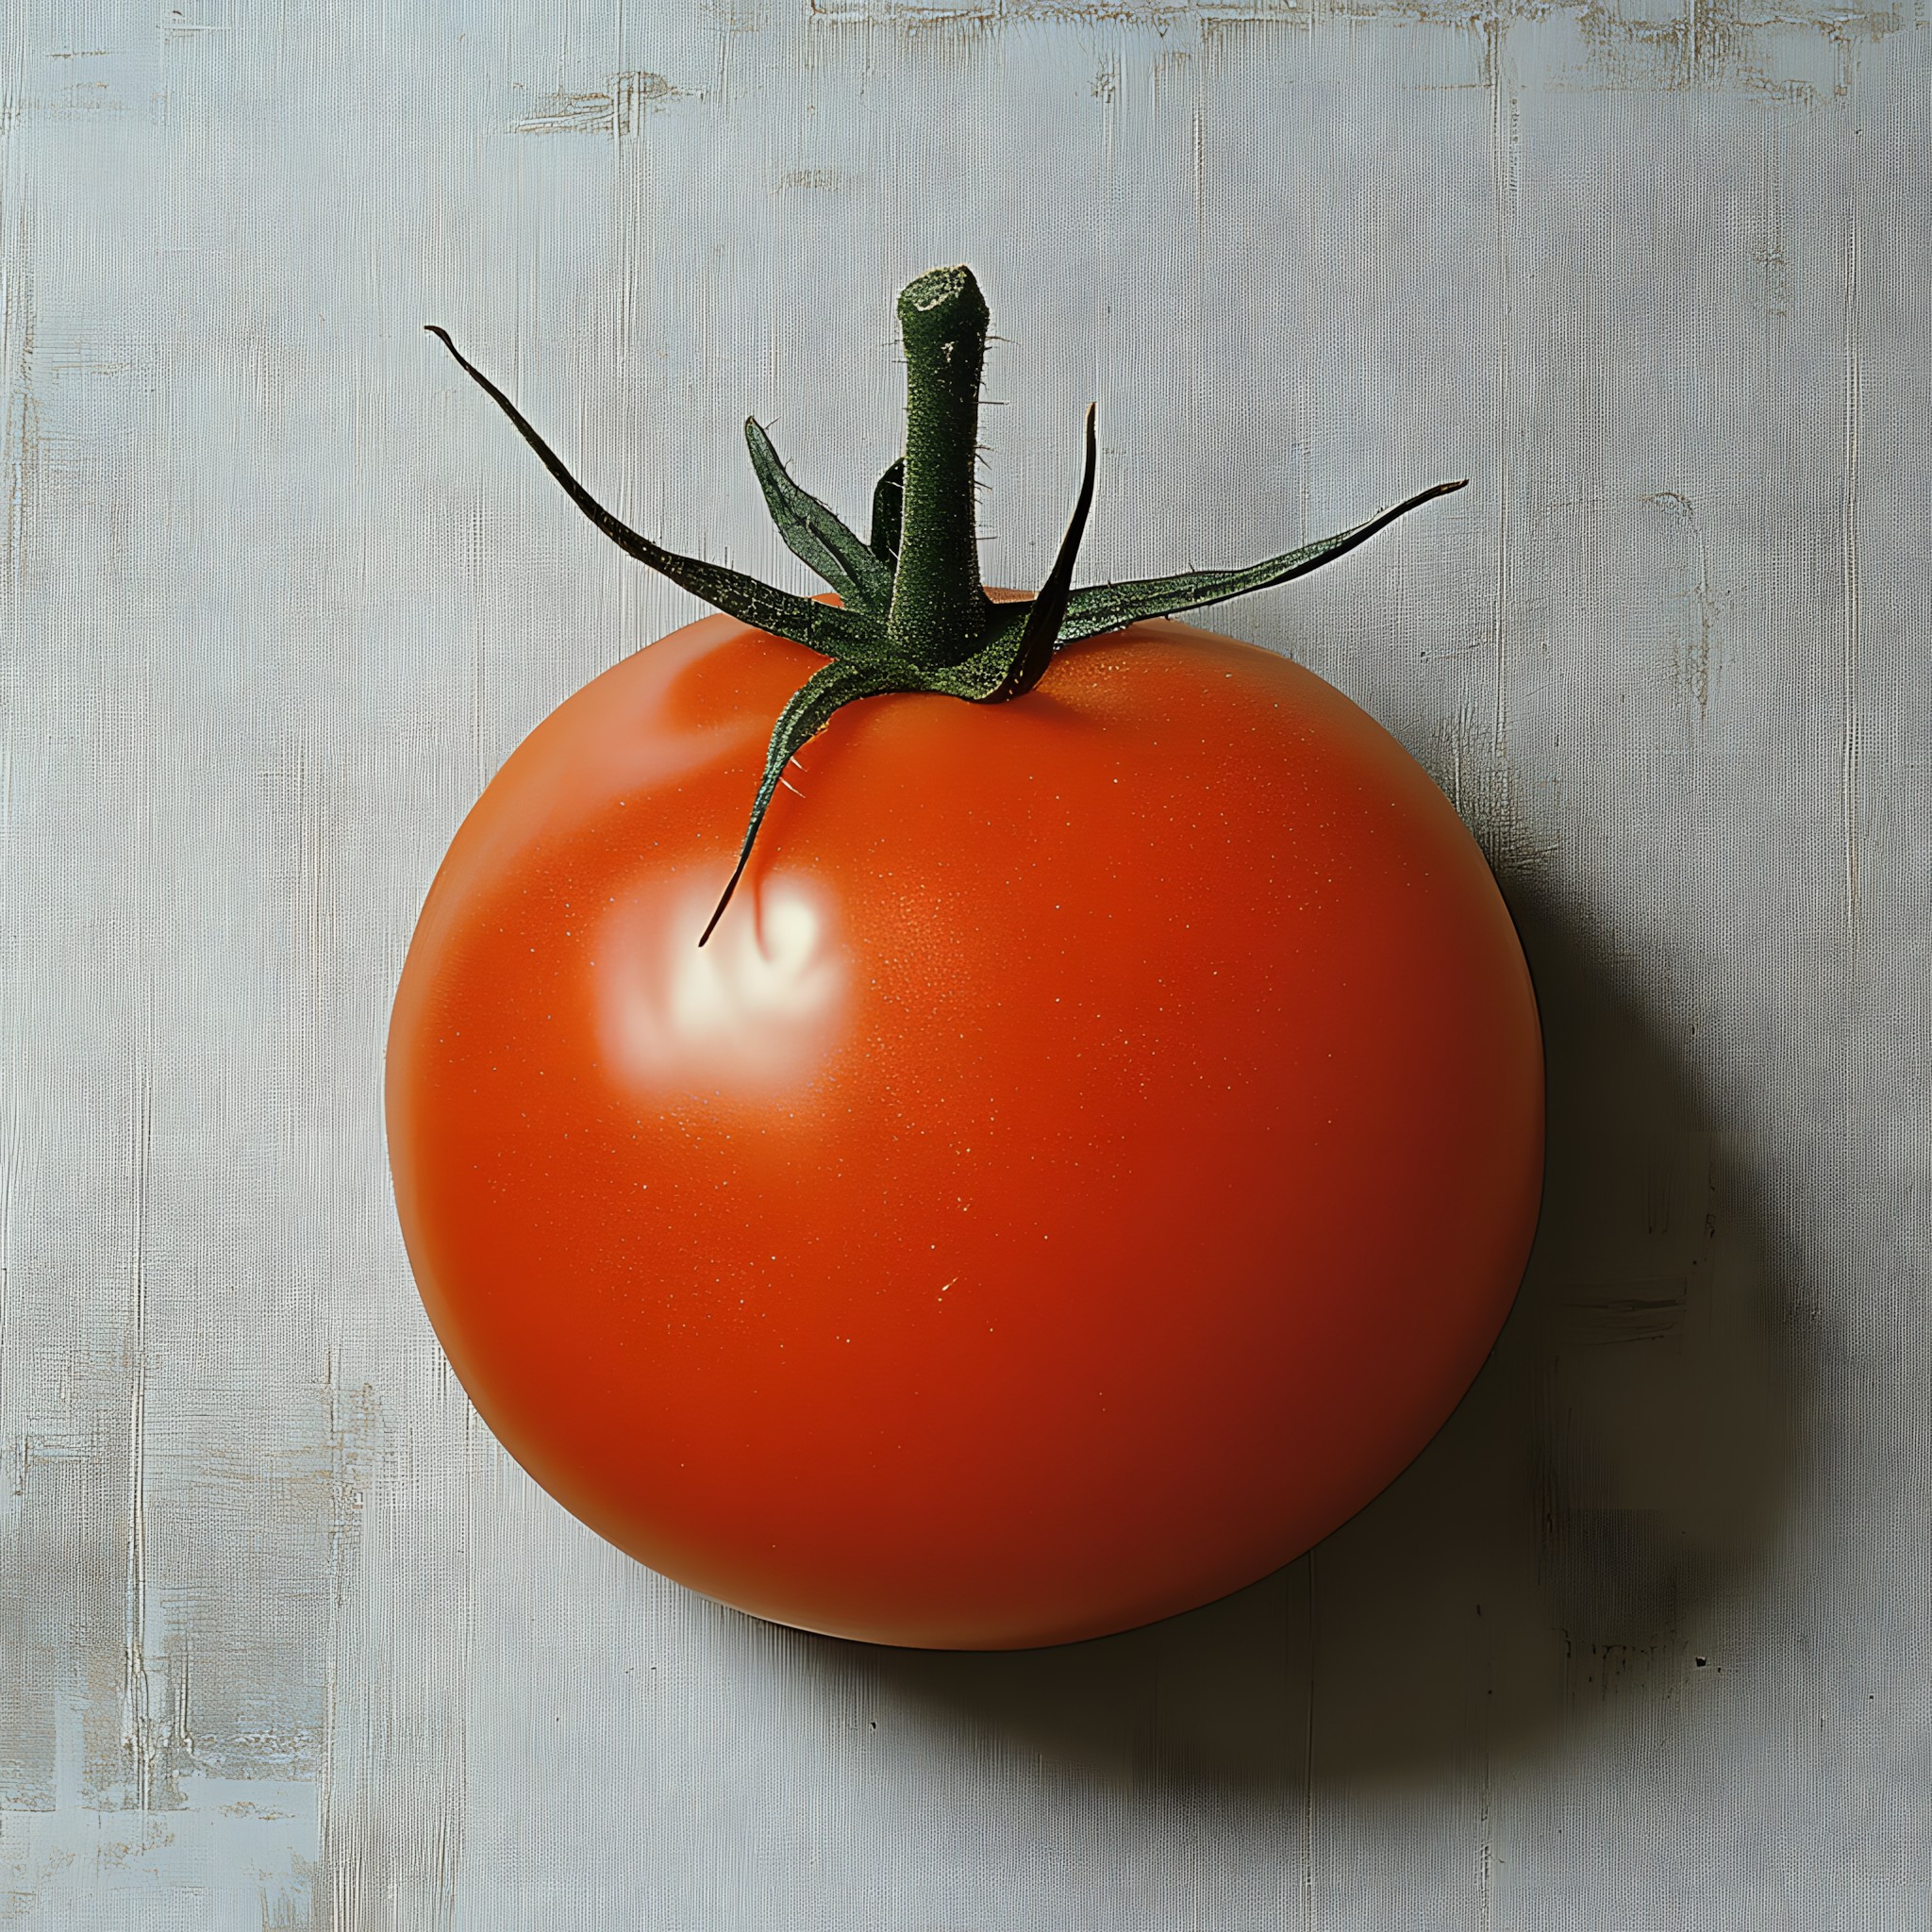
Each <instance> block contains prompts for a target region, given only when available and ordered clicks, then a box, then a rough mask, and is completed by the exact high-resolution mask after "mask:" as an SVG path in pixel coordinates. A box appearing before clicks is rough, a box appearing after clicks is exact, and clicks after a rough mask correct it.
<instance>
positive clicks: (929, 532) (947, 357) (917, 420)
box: [886, 267, 993, 665]
mask: <svg viewBox="0 0 1932 1932" xmlns="http://www.w3.org/2000/svg"><path fill="white" fill-rule="evenodd" d="M899 327H900V330H901V332H902V334H903V335H904V337H905V341H906V482H905V508H904V510H903V512H902V515H901V523H900V531H899V564H898V569H897V572H896V573H895V575H894V577H893V581H892V606H891V615H890V616H889V617H888V618H887V621H886V635H887V637H888V639H889V640H890V641H891V646H892V648H893V650H894V651H895V652H896V653H897V654H898V655H900V656H901V657H903V658H907V659H908V660H909V661H910V662H912V663H914V664H925V665H940V664H958V663H959V662H961V661H962V660H963V659H965V658H970V657H971V656H972V655H973V654H974V651H975V650H977V649H978V648H979V646H980V644H981V642H982V641H984V639H985V636H986V629H987V621H988V617H989V614H990V613H991V609H992V608H993V607H992V600H991V598H989V597H988V596H987V594H986V591H985V590H984V589H983V588H982V587H981V585H980V581H979V540H978V534H977V531H976V530H975V528H974V508H975V506H974V485H975V482H976V478H975V476H974V463H975V462H976V461H977V459H978V453H979V377H980V371H981V369H982V367H983V366H984V364H985V360H986V328H987V308H986V298H985V297H984V296H983V295H981V294H980V292H979V284H978V283H977V282H976V281H975V280H974V277H973V271H972V270H971V269H969V268H963V267H962V268H936V269H932V270H930V271H928V272H927V273H926V274H924V275H921V276H920V277H919V279H918V280H917V281H915V282H913V283H911V284H909V285H908V288H907V289H906V291H904V293H902V294H901V295H900V297H899Z"/></svg>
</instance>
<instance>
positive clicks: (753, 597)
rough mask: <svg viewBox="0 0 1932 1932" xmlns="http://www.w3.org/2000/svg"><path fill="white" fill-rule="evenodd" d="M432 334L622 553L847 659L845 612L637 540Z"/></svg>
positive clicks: (732, 612) (743, 615)
mask: <svg viewBox="0 0 1932 1932" xmlns="http://www.w3.org/2000/svg"><path fill="white" fill-rule="evenodd" d="M429 333H430V334H431V335H433V336H434V337H436V339H437V340H438V341H440V342H441V344H442V346H443V347H444V348H445V349H447V350H448V351H449V352H450V354H451V355H452V356H454V357H455V358H456V359H457V362H458V365H459V366H460V367H461V368H462V369H463V371H464V372H465V373H466V374H467V375H469V376H470V377H471V378H472V379H473V380H474V381H475V383H476V384H477V385H478V386H479V387H480V388H481V389H482V391H483V392H484V393H485V394H486V395H488V396H489V397H490V399H491V401H492V402H493V403H494V404H495V405H496V407H497V408H499V409H501V410H502V411H503V413H504V414H505V415H506V416H508V418H509V420H510V422H511V424H512V425H514V426H515V428H516V431H517V433H518V435H520V436H521V437H522V438H523V439H524V441H525V442H527V443H528V444H529V445H530V447H531V448H532V449H533V450H535V451H536V452H537V455H538V457H539V458H540V459H541V462H542V464H543V467H544V468H545V469H546V470H548V471H549V472H550V474H551V475H553V476H555V477H556V478H557V480H558V482H559V483H560V484H561V485H562V486H563V491H564V494H565V495H566V496H568V497H569V498H570V500H571V501H572V502H573V503H574V504H575V505H576V507H577V508H579V509H580V510H582V511H583V513H584V514H585V515H586V516H587V517H589V518H590V520H591V522H592V523H593V524H595V525H596V526H597V527H598V528H599V529H600V530H602V531H603V532H604V534H605V535H606V536H607V537H608V538H609V539H610V541H612V542H613V543H615V544H616V545H617V547H618V548H619V549H620V550H622V551H624V552H625V554H626V555H627V556H631V557H635V558H637V559H638V561H639V562H640V563H646V564H649V565H650V567H651V568H652V569H653V570H655V571H656V572H658V575H661V576H667V577H669V578H670V579H671V581H672V582H673V583H674V584H676V585H677V586H678V587H679V588H680V589H681V590H686V591H691V594H692V595H693V596H696V597H702V598H703V599H704V600H705V602H706V603H707V604H711V605H715V606H716V607H717V608H718V609H720V610H723V611H724V612H726V613H727V614H728V615H729V616H732V617H735V618H737V619H738V621H739V622H740V623H741V624H749V625H756V626H757V628H758V629H759V630H762V631H769V632H771V634H772V635H773V636H774V637H780V638H790V639H791V641H792V642H793V643H799V644H804V645H806V646H807V647H808V649H810V650H814V651H819V652H822V653H824V656H826V657H828V658H836V657H840V656H841V655H843V647H844V645H845V643H846V641H847V640H848V637H849V634H850V633H851V631H852V630H853V627H854V626H853V621H852V619H851V617H850V616H848V615H847V613H845V612H844V611H841V610H840V609H838V608H836V607H834V606H832V605H828V604H815V603H813V602H812V600H811V599H810V598H809V597H795V596H793V595H792V594H791V591H779V590H774V588H773V587H772V586H771V585H770V584H761V583H759V582H758V579H757V578H756V577H748V576H746V575H743V574H742V573H741V572H740V571H735V570H727V569H726V568H725V567H724V565H723V564H717V563H707V562H706V561H705V560H704V559H703V558H696V557H680V556H678V555H677V553H676V552H675V551H672V550H666V549H665V548H664V547H663V546H662V545H661V544H658V543H654V542H652V541H651V540H650V539H649V538H648V537H641V536H639V534H638V533H637V532H636V531H635V530H633V529H632V528H630V526H629V525H626V524H622V523H620V522H619V521H618V520H617V519H616V518H615V517H614V516H612V515H611V514H610V512H609V511H608V509H606V508H604V506H603V505H602V504H601V503H599V502H598V501H597V499H596V498H595V497H594V496H592V495H591V492H590V491H588V490H586V489H585V488H584V486H583V485H582V484H581V483H579V482H578V481H577V479H576V478H575V476H573V475H571V473H570V472H569V471H568V470H567V469H565V468H564V465H563V461H562V459H561V458H559V457H558V455H557V453H556V451H554V450H553V449H552V448H551V447H550V445H549V444H548V443H547V442H545V441H543V439H542V438H541V436H539V435H538V434H537V432H536V430H535V429H533V428H532V427H531V426H530V425H529V423H528V422H527V421H526V420H525V417H524V414H523V412H522V411H521V410H520V409H519V408H517V406H516V405H515V404H514V403H513V402H511V401H510V399H509V398H508V396H507V395H505V394H504V392H503V391H501V390H500V389H498V388H497V386H496V385H495V384H494V383H493V382H491V380H490V378H489V377H488V376H487V375H484V374H483V372H482V371H481V370H480V369H478V368H477V367H476V366H475V364H474V363H473V362H471V361H469V360H468V359H467V358H465V357H464V356H463V355H462V353H461V352H460V351H459V350H458V347H457V345H456V344H455V343H454V342H453V341H450V339H449V336H448V334H447V333H446V332H445V331H444V330H442V329H440V328H437V327H436V326H435V325H430V327H429Z"/></svg>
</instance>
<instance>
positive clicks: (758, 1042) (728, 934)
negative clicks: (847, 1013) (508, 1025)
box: [597, 876, 846, 1092]
mask: <svg viewBox="0 0 1932 1932" xmlns="http://www.w3.org/2000/svg"><path fill="white" fill-rule="evenodd" d="M716 885H717V882H716V880H714V879H709V878H707V879H705V880H703V881H700V882H695V883H693V882H691V881H678V882H676V883H675V884H673V885H671V886H668V887H664V888H660V889H658V890H657V891H651V892H647V893H646V894H644V895H642V896H641V897H640V898H638V899H635V900H632V901H630V902H629V903H628V904H626V905H624V906H622V907H620V908H617V909H616V911H615V913H614V915H613V917H612V918H611V920H610V922H609V924H608V928H607V930H606V932H605V934H604V936H603V938H602V939H601V941H600V943H599V945H598V947H597V962H598V964H597V977H598V980H599V987H598V1008H599V1017H600V1022H601V1024H600V1029H599V1030H600V1033H601V1036H602V1039H603V1044H604V1048H605V1051H606V1053H607V1054H608V1056H609V1059H610V1063H611V1066H612V1069H613V1071H614V1072H617V1073H619V1074H621V1075H623V1076H624V1077H625V1078H626V1079H627V1080H629V1081H632V1082H636V1083H638V1084H641V1085H647V1086H652V1087H659V1088H662V1087H671V1088H675V1089H679V1090H684V1091H711V1090H714V1089H717V1088H719V1087H729V1088H731V1089H733V1090H736V1091H759V1092H769V1091H771V1090H772V1089H773V1088H774V1087H780V1086H785V1085H788V1084H791V1083H793V1082H795V1081H797V1080H798V1079H800V1078H801V1077H806V1076H808V1075H809V1074H810V1073H811V1072H812V1071H813V1070H814V1069H815V1068H816V1067H817V1066H819V1065H820V1064H821V1063H822V1062H823V1060H824V1058H825V1056H826V1054H827V1053H828V1052H829V1051H830V1049H831V1047H832V1046H833V1045H834V1043H835V1042H836V1040H837V1037H838V1034H839V1032H840V1021H841V1018H842V1014H843V1009H844V1005H845V999H844V994H845V987H846V970H845V961H844V958H843V955H842V953H841V949H840V947H839V946H838V945H837V943H836V942H835V938H834V933H833V923H832V920H831V918H830V916H829V914H828V912H827V910H826V908H825V907H824V904H823V902H822V901H821V900H820V898H819V897H818V895H817V894H816V893H814V892H812V891H810V890H809V889H808V886H807V885H806V884H805V883H804V882H802V881H799V880H795V879H788V878H783V877H780V878H772V877H770V876H767V877H766V878H765V879H763V880H760V881H759V882H758V886H757V888H756V889H755V890H754V891H751V892H746V891H743V889H742V888H741V890H740V892H739V895H738V897H737V898H736V899H735V900H734V901H733V902H732V904H731V906H730V907H729V908H727V910H726V911H725V914H724V918H723V919H722V920H721V921H720V922H719V924H718V929H717V931H715V932H714V933H713V934H712V935H711V937H710V939H709V941H708V942H707V943H706V944H705V945H704V946H702V947H700V946H699V945H698V943H697V936H698V934H699V933H701V932H702V931H703V930H704V929H705V922H706V920H708V918H709V917H710V914H711V908H712V906H713V905H714V904H715V903H716V897H715V893H716Z"/></svg>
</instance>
